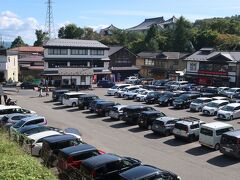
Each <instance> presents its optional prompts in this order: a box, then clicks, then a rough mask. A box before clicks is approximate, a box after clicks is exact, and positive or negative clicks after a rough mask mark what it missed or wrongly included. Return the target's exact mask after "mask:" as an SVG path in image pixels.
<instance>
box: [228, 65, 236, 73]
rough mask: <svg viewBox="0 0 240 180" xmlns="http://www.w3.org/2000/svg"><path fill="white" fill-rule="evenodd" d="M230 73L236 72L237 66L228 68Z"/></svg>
mask: <svg viewBox="0 0 240 180" xmlns="http://www.w3.org/2000/svg"><path fill="white" fill-rule="evenodd" d="M228 71H229V72H236V71H237V67H236V66H228Z"/></svg>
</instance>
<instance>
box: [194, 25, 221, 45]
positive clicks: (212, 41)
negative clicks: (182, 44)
mask: <svg viewBox="0 0 240 180" xmlns="http://www.w3.org/2000/svg"><path fill="white" fill-rule="evenodd" d="M217 37H218V32H216V31H212V30H204V31H196V32H195V35H194V38H193V39H194V40H193V44H194V47H195V48H196V49H201V48H202V47H216V43H217Z"/></svg>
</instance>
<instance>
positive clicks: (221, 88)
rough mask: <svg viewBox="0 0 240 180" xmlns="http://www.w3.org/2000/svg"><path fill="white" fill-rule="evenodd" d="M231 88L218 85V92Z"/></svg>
mask: <svg viewBox="0 0 240 180" xmlns="http://www.w3.org/2000/svg"><path fill="white" fill-rule="evenodd" d="M229 89H230V88H229V87H218V94H221V93H222V92H223V91H227V90H229Z"/></svg>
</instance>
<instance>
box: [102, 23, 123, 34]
mask: <svg viewBox="0 0 240 180" xmlns="http://www.w3.org/2000/svg"><path fill="white" fill-rule="evenodd" d="M118 29H119V28H117V27H116V26H114V25H112V24H111V25H110V26H108V27H106V28H104V29H101V30H100V34H101V35H103V36H106V35H111V34H112V31H114V30H118Z"/></svg>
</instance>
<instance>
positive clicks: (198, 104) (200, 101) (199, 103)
mask: <svg viewBox="0 0 240 180" xmlns="http://www.w3.org/2000/svg"><path fill="white" fill-rule="evenodd" d="M210 101H212V98H207V97H200V98H197V99H195V100H193V101H192V102H191V104H190V111H198V112H199V111H202V108H203V106H205V105H207V103H209V102H210Z"/></svg>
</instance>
